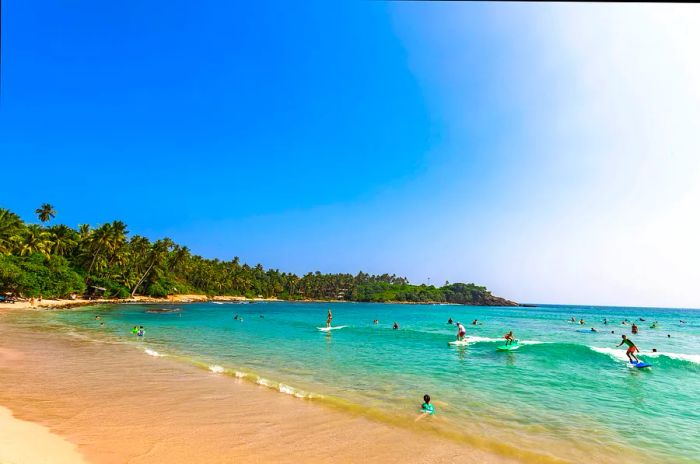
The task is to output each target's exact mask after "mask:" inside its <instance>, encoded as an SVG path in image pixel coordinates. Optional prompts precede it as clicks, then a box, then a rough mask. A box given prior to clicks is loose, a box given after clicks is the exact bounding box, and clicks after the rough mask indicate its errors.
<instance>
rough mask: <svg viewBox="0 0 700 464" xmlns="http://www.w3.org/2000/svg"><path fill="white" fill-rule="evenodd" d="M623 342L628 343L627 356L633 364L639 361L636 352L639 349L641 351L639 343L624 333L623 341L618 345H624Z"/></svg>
mask: <svg viewBox="0 0 700 464" xmlns="http://www.w3.org/2000/svg"><path fill="white" fill-rule="evenodd" d="M623 343H624V344H625V345H627V353H626V354H627V358H628V359H629V360H630V362H631V363H632V364H634V363H638V362H639V358H637V356H636V355H635V354H634V353H635V352H638V351H639V348H637V345H635V344H634V342H633V341H632V340H630V339H629V338H627V335H623V336H622V341H621V342H620V344H619V345H617V346H622V344H623ZM632 358H634V361H632Z"/></svg>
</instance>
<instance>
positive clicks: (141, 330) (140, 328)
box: [131, 325, 146, 337]
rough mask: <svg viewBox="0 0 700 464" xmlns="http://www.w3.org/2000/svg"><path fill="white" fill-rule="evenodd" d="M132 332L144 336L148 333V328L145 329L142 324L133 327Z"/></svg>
mask: <svg viewBox="0 0 700 464" xmlns="http://www.w3.org/2000/svg"><path fill="white" fill-rule="evenodd" d="M131 334H132V335H136V336H137V337H143V336H144V335H146V329H144V328H143V326H142V325H140V326H138V327H137V326H134V328H133V329H131Z"/></svg>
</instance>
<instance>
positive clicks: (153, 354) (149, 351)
mask: <svg viewBox="0 0 700 464" xmlns="http://www.w3.org/2000/svg"><path fill="white" fill-rule="evenodd" d="M143 352H144V353H146V354H147V355H149V356H155V357H156V358H162V357H163V356H165V355H164V354H160V353H158V352H157V351H156V350H152V349H150V348H146V349H145V350H143Z"/></svg>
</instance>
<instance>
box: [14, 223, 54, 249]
mask: <svg viewBox="0 0 700 464" xmlns="http://www.w3.org/2000/svg"><path fill="white" fill-rule="evenodd" d="M49 238H50V235H49V233H48V232H46V231H45V230H44V229H42V228H41V227H40V226H38V225H36V224H31V225H29V226H27V228H26V229H25V230H24V234H23V236H22V239H21V242H20V250H19V254H20V255H21V256H26V255H31V254H32V253H41V254H43V255H44V256H46V257H49V256H50V252H51V245H52V243H51V241H50V240H49Z"/></svg>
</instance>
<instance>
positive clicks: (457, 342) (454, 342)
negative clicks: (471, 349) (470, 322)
mask: <svg viewBox="0 0 700 464" xmlns="http://www.w3.org/2000/svg"><path fill="white" fill-rule="evenodd" d="M447 344H448V345H453V346H467V345H469V340H452V341H451V342H447Z"/></svg>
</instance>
